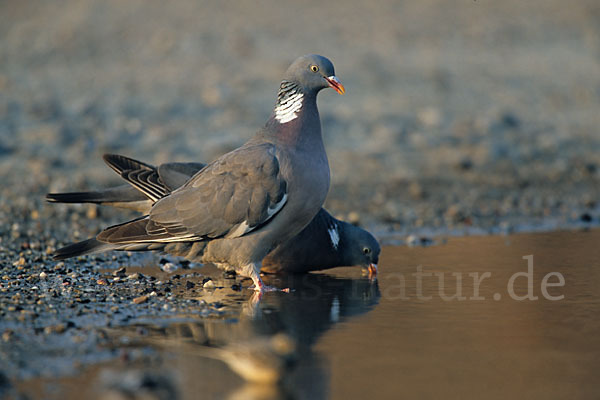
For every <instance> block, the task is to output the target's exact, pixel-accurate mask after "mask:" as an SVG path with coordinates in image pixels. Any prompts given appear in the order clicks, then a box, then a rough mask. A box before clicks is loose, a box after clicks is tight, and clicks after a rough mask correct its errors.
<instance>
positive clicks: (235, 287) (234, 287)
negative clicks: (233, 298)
mask: <svg viewBox="0 0 600 400" xmlns="http://www.w3.org/2000/svg"><path fill="white" fill-rule="evenodd" d="M231 290H234V291H236V292H241V291H242V285H240V284H239V283H234V284H233V285H231Z"/></svg>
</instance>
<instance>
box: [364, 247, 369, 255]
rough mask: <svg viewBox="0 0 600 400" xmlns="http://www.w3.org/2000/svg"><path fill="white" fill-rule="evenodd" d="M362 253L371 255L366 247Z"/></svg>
mask: <svg viewBox="0 0 600 400" xmlns="http://www.w3.org/2000/svg"><path fill="white" fill-rule="evenodd" d="M363 253H365V254H370V253H371V249H370V248H368V247H365V248H364V249H363Z"/></svg>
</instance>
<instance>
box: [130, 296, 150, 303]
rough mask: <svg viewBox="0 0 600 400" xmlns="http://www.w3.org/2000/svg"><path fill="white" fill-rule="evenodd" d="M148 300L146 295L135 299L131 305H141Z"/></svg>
mask: <svg viewBox="0 0 600 400" xmlns="http://www.w3.org/2000/svg"><path fill="white" fill-rule="evenodd" d="M147 300H148V295H143V296H140V297H136V298H135V299H133V303H134V304H141V303H144V302H146V301H147Z"/></svg>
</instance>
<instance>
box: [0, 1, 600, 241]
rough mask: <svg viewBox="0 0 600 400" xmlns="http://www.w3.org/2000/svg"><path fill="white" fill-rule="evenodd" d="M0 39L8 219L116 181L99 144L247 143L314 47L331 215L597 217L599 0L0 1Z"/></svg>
mask: <svg viewBox="0 0 600 400" xmlns="http://www.w3.org/2000/svg"><path fill="white" fill-rule="evenodd" d="M0 38H1V39H0V179H1V180H2V182H3V184H2V187H1V189H0V190H1V191H2V193H1V196H2V199H3V201H2V203H3V204H2V205H1V207H0V208H1V209H2V210H1V211H0V217H1V219H2V220H3V223H12V222H13V221H14V220H15V216H17V217H18V216H23V217H28V216H30V215H31V213H34V215H35V216H37V215H39V213H41V216H42V217H44V218H52V217H53V216H57V215H60V214H56V213H57V211H55V210H57V209H58V210H60V207H57V206H51V205H50V206H49V205H46V204H45V202H44V201H43V194H44V193H46V192H48V191H64V190H80V189H87V188H98V187H103V186H106V185H108V184H113V183H116V182H118V177H117V176H116V175H115V174H114V173H113V172H112V171H110V169H109V168H107V167H105V166H104V165H103V162H102V160H101V156H102V154H103V153H105V152H116V153H121V154H124V155H127V156H131V157H133V158H137V159H141V160H144V161H146V162H149V163H161V162H166V161H210V160H212V159H214V158H215V157H217V156H218V155H220V154H222V153H224V152H226V151H228V150H231V149H233V148H235V147H237V146H239V145H240V144H242V143H243V142H244V141H245V140H247V139H248V138H249V137H250V136H251V135H252V134H253V133H254V132H255V131H256V130H257V129H259V128H260V127H261V126H262V125H263V124H264V122H265V121H266V119H267V118H268V116H269V114H270V112H271V110H272V106H273V104H274V101H275V95H276V91H277V88H278V84H279V81H280V79H281V76H282V73H283V72H284V70H285V69H286V68H287V66H288V64H289V63H290V62H291V61H292V60H294V59H295V58H296V57H297V56H299V55H302V54H305V53H319V54H322V55H325V56H327V57H328V58H330V59H331V60H332V61H333V62H334V64H335V66H336V73H337V75H338V77H339V78H340V79H341V80H342V82H343V83H344V85H345V86H346V88H347V94H346V96H343V97H341V96H338V95H337V94H335V93H334V92H333V91H325V92H323V93H322V94H321V96H320V99H319V103H320V110H321V117H322V122H323V132H324V138H325V142H326V147H327V151H328V154H329V157H330V164H331V169H332V187H331V190H330V193H329V198H328V200H327V204H326V206H327V208H329V209H330V211H331V212H332V213H333V214H334V215H336V216H338V217H341V218H344V219H349V220H351V221H352V222H355V223H359V224H361V225H364V226H366V227H368V228H370V229H372V230H373V231H375V232H376V233H378V235H384V234H385V232H389V231H394V232H413V231H424V232H427V231H431V232H434V233H435V232H440V231H441V232H447V231H451V232H452V231H455V232H456V231H459V232H460V231H461V230H462V229H470V230H475V231H482V232H496V231H498V230H504V231H510V230H515V229H516V230H523V229H524V230H529V229H538V228H542V229H546V228H561V227H568V226H572V225H574V224H575V225H578V224H579V225H580V224H597V223H598V218H599V217H600V208H599V207H598V204H597V199H598V194H599V185H598V184H597V182H598V179H599V174H600V171H599V170H598V169H599V168H600V155H599V150H600V132H599V129H600V128H599V127H600V3H599V2H598V1H597V0H580V1H576V2H570V3H569V4H566V3H565V2H564V1H559V0H528V1H521V0H505V1H501V2H499V1H491V0H476V1H473V0H463V1H443V0H421V1H418V2H413V1H387V0H384V1H377V2H361V1H346V2H323V1H297V2H281V1H261V0H258V1H252V2H231V1H185V0H184V1H177V2H164V1H142V0H137V1H136V0H133V1H127V2H122V1H116V0H113V1H92V0H76V1H75V0H65V1H52V2H43V1H27V2H17V1H3V2H1V3H0ZM101 212H102V213H108V214H109V215H110V213H111V211H105V210H102V211H101ZM35 213H38V214H35ZM94 215H95V214H93V213H92V215H91V216H94ZM119 215H121V217H120V218H119V219H120V220H122V214H119ZM88 216H89V215H88ZM61 239H62V240H66V239H67V238H61Z"/></svg>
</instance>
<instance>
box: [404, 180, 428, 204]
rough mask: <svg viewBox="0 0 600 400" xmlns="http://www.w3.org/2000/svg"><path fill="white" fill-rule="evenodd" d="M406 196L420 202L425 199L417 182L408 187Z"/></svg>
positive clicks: (423, 192)
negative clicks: (408, 195)
mask: <svg viewBox="0 0 600 400" xmlns="http://www.w3.org/2000/svg"><path fill="white" fill-rule="evenodd" d="M408 194H410V196H411V197H412V198H413V199H415V200H421V199H423V197H425V191H424V190H423V187H422V186H421V185H420V184H419V183H417V182H411V184H410V185H409V186H408Z"/></svg>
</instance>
